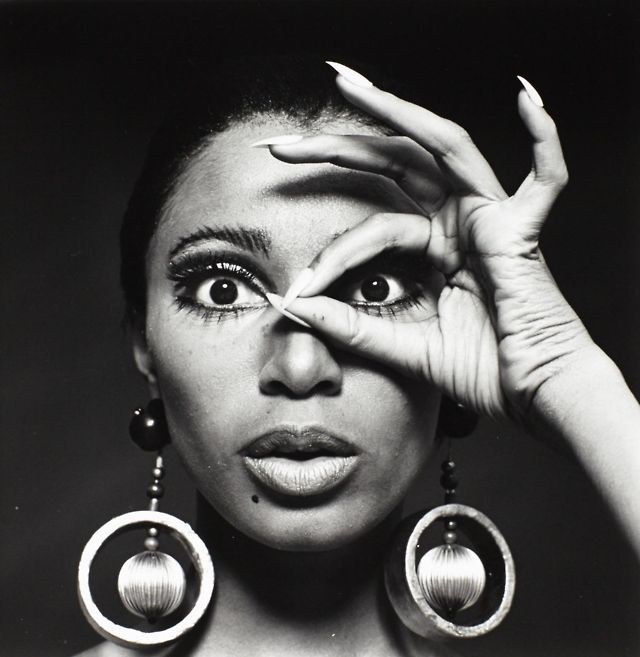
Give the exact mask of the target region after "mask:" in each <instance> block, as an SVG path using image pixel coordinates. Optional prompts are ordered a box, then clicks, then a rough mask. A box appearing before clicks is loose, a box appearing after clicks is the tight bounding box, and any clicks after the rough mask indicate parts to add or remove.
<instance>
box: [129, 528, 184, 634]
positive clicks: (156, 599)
mask: <svg viewBox="0 0 640 657" xmlns="http://www.w3.org/2000/svg"><path fill="white" fill-rule="evenodd" d="M153 540H154V541H156V546H157V540H156V539H155V538H154V539H153ZM186 588H187V581H186V578H185V574H184V571H183V570H182V566H180V564H179V563H178V562H177V561H176V560H175V559H174V558H173V557H172V556H170V555H168V554H165V553H164V552H158V551H156V550H146V551H145V552H140V553H139V554H136V555H135V556H133V557H131V558H130V559H127V561H125V563H124V564H123V566H122V568H121V569H120V574H119V575H118V593H119V594H120V599H121V600H122V604H124V606H125V607H126V608H127V609H128V610H129V611H130V612H131V613H132V614H135V615H136V616H140V617H141V618H146V619H147V620H148V621H150V622H152V623H153V622H155V621H156V620H157V619H158V618H162V617H163V616H168V615H169V614H170V613H171V612H172V611H175V610H176V609H177V608H178V607H179V606H180V604H181V603H182V601H183V600H184V595H185V591H186Z"/></svg>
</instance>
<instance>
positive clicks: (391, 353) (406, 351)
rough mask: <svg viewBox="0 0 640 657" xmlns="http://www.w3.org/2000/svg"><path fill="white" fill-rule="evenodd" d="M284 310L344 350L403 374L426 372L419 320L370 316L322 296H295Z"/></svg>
mask: <svg viewBox="0 0 640 657" xmlns="http://www.w3.org/2000/svg"><path fill="white" fill-rule="evenodd" d="M287 310H288V311H289V312H290V313H292V314H293V315H295V316H296V317H298V318H300V319H302V320H304V321H306V322H307V323H308V324H309V325H310V326H311V327H312V328H314V329H316V330H318V331H319V332H320V333H322V334H323V335H325V336H326V337H327V338H329V340H331V342H333V343H334V344H337V345H338V346H340V347H342V348H344V349H346V350H347V351H350V352H352V353H355V354H358V355H360V356H364V357H366V358H373V359H374V360H377V361H379V362H381V363H384V364H385V365H389V366H390V367H392V368H394V369H396V370H399V371H400V372H401V373H403V374H405V375H410V376H415V377H420V378H422V377H423V376H424V373H425V372H428V368H427V367H425V366H424V363H425V361H426V358H427V349H426V344H425V328H424V326H423V325H422V323H416V322H410V323H405V322H400V321H390V320H389V319H384V318H382V317H372V316H371V315H367V314H366V313H365V312H362V311H358V310H356V309H355V308H353V307H352V306H350V305H349V304H346V303H343V302H341V301H337V300H336V299H332V298H330V297H324V296H317V297H298V298H296V299H294V300H293V301H292V302H291V303H290V304H289V305H288V306H287Z"/></svg>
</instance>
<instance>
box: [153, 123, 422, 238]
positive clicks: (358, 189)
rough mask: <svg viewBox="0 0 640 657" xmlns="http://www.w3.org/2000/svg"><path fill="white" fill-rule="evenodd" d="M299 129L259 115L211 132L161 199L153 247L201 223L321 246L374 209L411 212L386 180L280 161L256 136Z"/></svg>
mask: <svg viewBox="0 0 640 657" xmlns="http://www.w3.org/2000/svg"><path fill="white" fill-rule="evenodd" d="M292 132H294V133H299V130H296V129H295V127H294V126H292V125H291V123H287V122H286V121H278V120H274V119H271V120H261V121H252V122H250V123H241V124H238V125H234V126H232V127H230V128H229V129H227V130H225V131H224V132H222V133H220V134H218V135H216V136H215V137H214V138H213V139H212V141H211V142H210V144H209V145H208V146H207V147H206V149H204V150H203V151H202V152H201V153H200V154H199V155H198V156H197V157H196V158H195V159H194V161H193V162H192V163H191V164H190V165H189V166H188V167H187V169H186V171H185V173H184V174H183V176H182V178H181V180H180V182H179V183H178V185H177V187H176V190H175V192H174V194H173V196H172V198H171V199H170V201H169V203H168V204H167V207H166V210H165V213H164V217H163V219H162V221H161V223H160V226H159V228H158V231H157V233H156V242H157V243H158V244H157V245H158V246H160V245H164V246H165V247H166V248H171V246H172V243H173V245H175V242H177V241H179V240H180V239H183V238H184V237H185V235H187V234H189V233H191V232H194V231H197V230H199V229H202V228H220V227H232V228H251V229H257V230H260V231H262V232H264V233H265V234H267V235H268V236H269V239H270V242H271V243H272V244H273V246H274V249H275V250H277V249H284V250H287V248H292V247H293V248H295V247H296V246H299V245H300V243H301V242H302V243H304V245H305V246H306V247H307V248H316V249H319V248H322V246H324V245H325V244H326V243H327V242H328V241H329V240H330V239H331V238H332V237H333V236H335V235H336V234H340V233H341V232H343V231H344V230H346V229H348V228H349V227H351V226H353V225H355V224H356V223H359V222H360V221H362V220H363V219H365V218H366V217H367V216H369V215H370V214H373V213H375V212H381V211H387V212H401V211H405V212H406V211H411V209H412V208H411V205H410V203H409V201H407V200H406V198H405V197H404V195H403V194H402V193H401V192H400V191H399V190H398V189H397V187H396V186H395V184H394V183H392V182H391V181H389V180H386V179H384V178H382V177H380V176H377V175H374V174H369V173H364V172H357V171H351V170H348V169H344V168H340V167H337V166H334V165H332V164H288V163H284V162H280V161H279V160H277V159H276V158H274V157H273V156H272V155H271V154H270V152H269V150H268V149H258V148H251V144H252V143H253V142H255V141H257V140H259V139H264V138H265V137H270V136H274V135H280V134H291V133H292ZM322 132H323V133H333V134H356V133H358V134H375V133H374V132H373V131H372V130H371V129H369V130H367V128H363V127H362V126H358V125H357V124H354V123H353V122H345V121H342V122H340V121H335V122H333V123H328V124H324V123H323V125H322Z"/></svg>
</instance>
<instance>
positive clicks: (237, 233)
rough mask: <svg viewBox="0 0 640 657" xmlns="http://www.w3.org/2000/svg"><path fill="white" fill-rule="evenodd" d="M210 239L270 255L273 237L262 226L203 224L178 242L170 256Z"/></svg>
mask: <svg viewBox="0 0 640 657" xmlns="http://www.w3.org/2000/svg"><path fill="white" fill-rule="evenodd" d="M209 240H218V241H220V242H227V243H228V244H232V245H233V246H237V247H239V248H241V249H244V250H245V251H250V252H251V253H256V254H261V255H265V256H267V257H268V256H269V252H270V249H271V239H270V238H269V236H268V235H267V232H266V231H265V230H263V229H261V228H240V227H232V226H221V227H219V228H211V226H203V227H202V228H199V229H198V230H196V231H195V232H194V233H191V235H187V236H186V237H182V238H181V239H180V240H178V243H177V244H176V245H175V246H174V247H173V249H171V252H170V253H169V258H170V259H171V258H173V257H174V256H175V255H176V254H177V253H179V252H180V251H183V250H184V249H186V248H187V247H189V246H194V245H195V244H198V243H199V242H206V241H209Z"/></svg>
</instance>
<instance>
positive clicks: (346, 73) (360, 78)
mask: <svg viewBox="0 0 640 657" xmlns="http://www.w3.org/2000/svg"><path fill="white" fill-rule="evenodd" d="M325 64H329V66H331V68H332V69H334V70H335V71H337V72H338V73H339V74H340V75H341V76H342V77H343V78H345V79H347V80H349V82H352V83H353V84H355V85H357V86H358V87H362V88H363V89H368V88H369V87H373V82H371V80H367V78H365V77H364V75H362V74H361V73H358V71H354V70H353V69H352V68H349V67H348V66H345V65H344V64H338V62H325Z"/></svg>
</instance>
